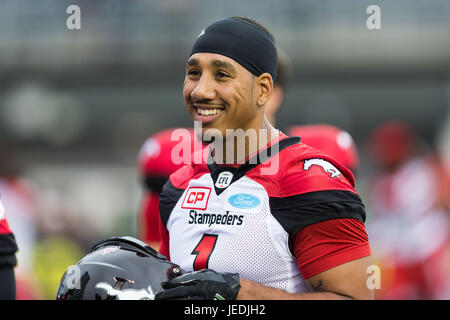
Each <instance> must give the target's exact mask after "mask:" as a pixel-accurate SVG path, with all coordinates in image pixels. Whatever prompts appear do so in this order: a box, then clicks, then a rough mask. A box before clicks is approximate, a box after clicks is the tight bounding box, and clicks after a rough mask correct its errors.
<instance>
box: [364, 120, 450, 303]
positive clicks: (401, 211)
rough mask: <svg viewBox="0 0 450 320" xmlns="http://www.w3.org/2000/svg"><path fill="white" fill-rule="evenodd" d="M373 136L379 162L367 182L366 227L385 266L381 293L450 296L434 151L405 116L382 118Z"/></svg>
mask: <svg viewBox="0 0 450 320" xmlns="http://www.w3.org/2000/svg"><path fill="white" fill-rule="evenodd" d="M369 141H370V142H369V147H370V151H371V152H372V156H373V160H374V162H375V164H376V165H377V167H378V172H376V174H375V176H374V177H371V179H370V180H369V187H368V190H369V203H370V210H369V212H370V213H369V221H368V233H369V237H370V239H371V240H372V243H373V247H374V252H375V255H376V256H378V258H379V259H380V264H381V267H382V269H381V278H382V284H381V287H382V288H381V290H378V292H377V293H378V297H377V298H379V299H450V290H449V289H450V286H449V274H448V266H449V265H448V263H449V260H448V252H449V251H448V248H449V247H448V244H449V241H448V240H449V217H448V213H447V212H446V210H445V208H444V207H443V206H442V205H441V201H440V200H441V199H440V195H441V192H442V190H440V189H441V188H440V187H441V185H442V184H441V175H440V171H441V170H440V169H439V168H440V164H439V161H438V159H437V157H436V154H435V152H433V151H430V150H429V148H427V147H426V146H425V144H424V142H423V141H422V140H421V139H420V137H419V136H418V135H417V133H416V132H415V131H414V130H413V128H412V127H410V126H409V125H408V124H406V123H404V122H388V123H384V124H382V125H381V126H379V127H377V128H376V129H375V130H374V131H373V132H372V134H371V136H370V140H369Z"/></svg>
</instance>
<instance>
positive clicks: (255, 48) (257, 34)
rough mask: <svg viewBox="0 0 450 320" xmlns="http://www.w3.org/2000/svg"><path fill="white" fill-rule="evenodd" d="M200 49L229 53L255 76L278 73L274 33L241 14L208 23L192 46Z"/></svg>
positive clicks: (274, 78) (230, 56)
mask: <svg viewBox="0 0 450 320" xmlns="http://www.w3.org/2000/svg"><path fill="white" fill-rule="evenodd" d="M198 52H209V53H217V54H221V55H224V56H227V57H229V58H231V59H233V60H235V61H236V62H237V63H239V64H240V65H241V66H243V67H244V68H246V69H247V70H248V71H250V72H251V73H252V74H254V75H255V76H259V75H261V74H263V73H265V72H267V73H269V74H270V75H271V76H272V78H273V81H274V82H275V80H276V76H277V49H276V47H275V44H274V40H273V38H272V36H271V35H270V34H269V33H267V32H266V31H264V30H263V29H261V28H260V27H258V26H256V25H254V24H252V23H250V22H247V21H245V20H241V19H238V18H234V17H232V18H226V19H223V20H219V21H217V22H214V23H213V24H211V25H210V26H208V27H206V28H205V29H204V30H203V31H202V32H201V33H200V35H199V36H198V38H197V40H196V41H195V43H194V46H193V47H192V51H191V56H192V55H193V54H194V53H198Z"/></svg>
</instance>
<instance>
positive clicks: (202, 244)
mask: <svg viewBox="0 0 450 320" xmlns="http://www.w3.org/2000/svg"><path fill="white" fill-rule="evenodd" d="M298 142H299V141H298V138H287V139H284V140H282V141H280V143H279V149H280V152H279V154H277V155H276V156H278V155H279V160H280V164H279V170H278V171H277V173H276V174H274V175H262V174H261V170H262V169H263V167H264V166H266V167H267V166H269V165H270V160H269V161H266V162H264V163H262V164H261V163H258V164H255V165H242V166H240V167H227V166H219V165H215V164H212V165H208V166H207V165H206V164H205V165H190V166H187V167H185V168H183V169H181V170H179V171H177V172H176V173H175V174H174V175H172V176H171V179H170V180H169V181H168V182H167V183H166V185H165V187H164V189H163V192H162V194H161V200H160V212H161V220H162V223H163V225H164V226H165V229H166V231H167V234H168V238H167V239H166V240H164V237H163V240H162V247H164V246H165V247H166V249H163V250H162V253H163V254H166V255H168V256H169V258H170V260H171V261H172V262H173V263H176V264H178V265H180V267H182V268H183V269H185V270H189V271H192V270H200V269H205V268H209V269H213V270H215V271H218V272H230V273H238V274H239V275H240V277H242V278H245V279H248V280H253V281H256V282H258V283H261V284H263V285H267V286H270V287H275V288H279V289H283V290H285V291H288V292H291V293H296V292H306V291H309V290H308V287H307V285H306V283H305V280H304V278H303V277H302V274H301V272H300V270H299V267H298V262H297V259H296V257H295V256H294V254H293V244H294V242H293V239H294V237H295V234H296V233H297V232H298V231H299V230H301V229H303V228H304V227H306V226H308V225H310V224H313V223H316V222H320V221H324V220H328V219H333V218H335V217H336V216H335V215H330V212H329V211H330V208H327V207H321V204H322V202H323V199H324V197H325V198H326V197H327V195H328V194H329V192H327V190H325V192H324V190H320V189H318V190H317V191H318V192H319V193H317V192H314V185H313V184H311V183H309V181H312V180H311V179H310V177H311V176H314V175H317V172H319V174H320V175H322V179H323V180H324V181H329V182H327V183H328V186H331V188H332V189H333V190H332V191H330V192H336V190H337V191H338V192H344V193H350V194H351V195H350V196H351V197H354V198H358V199H359V197H358V196H357V195H356V194H355V193H354V192H352V191H351V190H353V188H352V187H351V183H350V182H349V180H347V179H346V178H345V177H343V175H341V174H340V171H339V170H338V169H337V168H336V167H335V166H333V165H332V164H331V163H329V162H327V161H326V164H327V167H328V166H332V167H333V168H334V169H336V170H335V171H334V172H333V173H332V174H330V173H328V172H327V171H325V167H324V166H322V167H321V165H320V161H319V162H317V164H316V167H317V168H316V169H311V168H310V166H303V165H304V162H301V161H299V160H298V154H299V153H298V152H299V151H300V150H302V151H309V152H307V153H305V152H303V154H305V155H308V153H309V155H311V154H312V153H311V151H310V149H309V147H306V146H305V145H302V144H298ZM288 147H290V148H288ZM314 154H315V155H316V153H314ZM272 158H273V155H272ZM322 161H325V160H322ZM313 163H314V161H313ZM337 173H339V175H338V174H337ZM332 175H333V177H332ZM335 175H336V176H335ZM301 181H303V182H304V183H301ZM281 183H283V184H284V186H282V185H281ZM320 188H322V189H323V188H324V186H323V184H322V185H320ZM325 188H326V187H325ZM310 191H313V192H310ZM332 197H334V195H332ZM326 199H328V200H329V199H330V198H326ZM341 200H342V199H341ZM311 201H313V202H314V203H311ZM336 201H337V202H339V201H340V200H339V199H338V200H336ZM302 203H303V204H309V206H308V208H301V207H302ZM358 208H359V209H358V210H355V211H354V212H347V213H342V214H341V215H340V216H339V217H342V218H357V219H361V220H363V219H364V209H363V206H362V204H361V206H360V207H358ZM165 250H166V251H165Z"/></svg>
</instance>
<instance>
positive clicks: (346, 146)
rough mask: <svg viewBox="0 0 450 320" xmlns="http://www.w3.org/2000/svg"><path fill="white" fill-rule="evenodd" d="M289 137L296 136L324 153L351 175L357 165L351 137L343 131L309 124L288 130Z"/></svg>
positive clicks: (332, 127) (354, 146) (333, 127)
mask: <svg viewBox="0 0 450 320" xmlns="http://www.w3.org/2000/svg"><path fill="white" fill-rule="evenodd" d="M288 134H289V135H290V136H298V137H300V138H301V141H302V142H303V143H305V144H307V145H309V146H311V147H313V148H316V149H318V150H320V151H323V152H325V153H326V154H328V155H330V156H331V157H333V158H334V159H336V160H337V161H339V162H340V163H341V164H342V165H344V166H345V167H346V168H348V169H350V170H351V171H352V172H353V174H355V173H356V170H357V169H358V165H359V156H358V150H357V148H356V144H355V142H354V141H353V138H352V136H351V135H350V134H349V133H348V132H347V131H345V130H342V129H340V128H338V127H335V126H332V125H329V124H311V125H302V126H293V127H291V128H289V131H288Z"/></svg>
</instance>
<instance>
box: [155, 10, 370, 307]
mask: <svg viewBox="0 0 450 320" xmlns="http://www.w3.org/2000/svg"><path fill="white" fill-rule="evenodd" d="M230 43H232V44H233V45H230ZM276 72H277V50H276V47H275V44H274V39H273V36H272V35H271V34H270V33H269V32H268V31H267V29H266V28H264V27H263V26H262V25H260V24H258V23H257V22H255V21H253V20H250V19H247V18H242V17H231V18H226V19H222V20H219V21H216V22H215V23H213V24H211V25H210V26H208V27H207V28H206V29H204V30H203V31H202V32H201V33H200V35H199V36H198V38H197V40H196V41H195V43H194V46H193V48H192V52H191V54H190V56H189V58H188V61H187V64H186V75H185V81H184V85H183V95H184V99H185V104H186V107H187V110H188V112H189V113H190V115H191V117H192V118H193V120H194V121H195V123H196V124H198V123H201V132H200V133H199V135H200V136H201V138H202V141H203V142H204V143H208V142H210V157H209V159H208V161H207V163H201V164H196V163H193V164H190V165H187V166H184V167H183V168H181V169H179V170H177V171H176V172H175V173H174V174H172V175H171V176H170V178H169V180H168V181H167V182H166V184H165V185H164V187H163V190H162V193H161V196H160V205H159V208H160V218H161V229H160V232H161V235H162V239H161V246H160V252H161V253H162V254H164V255H165V256H167V257H169V259H170V260H171V261H172V262H173V263H176V264H178V265H180V267H181V268H183V269H185V270H188V271H193V272H190V273H187V274H184V275H181V276H179V277H177V278H175V279H173V280H171V281H169V282H167V283H165V284H164V288H165V290H164V291H162V292H160V293H158V294H157V295H156V298H157V299H181V298H183V299H186V298H194V299H195V298H197V299H198V298H201V299H372V298H373V292H372V290H371V289H370V288H368V287H367V285H366V281H367V274H366V270H367V268H368V267H369V266H370V265H371V263H372V260H371V252H370V246H369V242H368V238H367V233H366V231H365V226H364V221H365V209H364V205H363V203H362V201H361V199H360V197H359V195H358V194H357V192H356V191H355V189H354V187H355V181H354V177H353V174H352V172H351V171H350V170H349V169H347V168H346V167H345V166H344V165H342V164H341V163H339V162H337V161H335V160H334V159H333V158H332V157H330V156H328V155H327V154H325V153H323V152H321V151H318V150H316V149H313V148H311V147H309V146H307V145H306V144H302V143H300V139H299V138H298V137H288V136H286V135H285V134H283V133H281V132H279V131H278V130H276V129H275V128H274V127H273V126H272V125H271V124H270V122H269V121H268V120H267V119H266V118H265V116H264V112H265V106H266V104H267V102H268V101H269V99H270V97H271V95H272V93H273V87H274V80H275V79H276ZM243 132H244V133H247V132H249V133H250V134H251V133H252V132H256V133H257V134H256V135H255V137H256V140H255V139H251V138H249V136H248V135H246V134H242V133H243ZM240 147H242V148H240ZM242 150H244V151H243V152H242ZM230 159H231V160H232V161H229V160H230Z"/></svg>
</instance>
